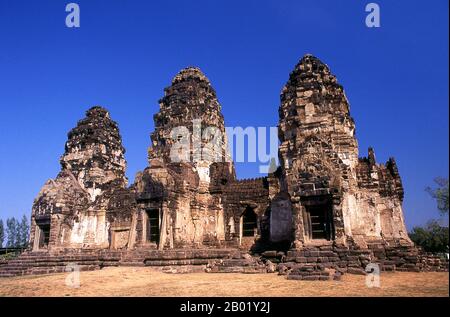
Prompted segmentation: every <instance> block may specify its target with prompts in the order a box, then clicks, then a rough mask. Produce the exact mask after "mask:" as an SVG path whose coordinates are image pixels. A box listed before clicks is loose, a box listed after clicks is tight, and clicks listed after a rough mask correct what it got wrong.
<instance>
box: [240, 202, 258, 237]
mask: <svg viewBox="0 0 450 317" xmlns="http://www.w3.org/2000/svg"><path fill="white" fill-rule="evenodd" d="M256 229H257V217H256V213H255V212H254V211H253V208H250V207H247V208H246V209H245V211H244V214H243V215H242V236H243V237H254V236H255V233H256Z"/></svg>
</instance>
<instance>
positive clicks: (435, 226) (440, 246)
mask: <svg viewBox="0 0 450 317" xmlns="http://www.w3.org/2000/svg"><path fill="white" fill-rule="evenodd" d="M448 234H449V231H448V227H443V226H441V225H439V222H438V221H437V220H430V221H429V222H428V223H427V224H426V225H425V227H414V228H413V229H412V231H411V232H410V234H409V236H410V238H411V240H412V241H413V242H414V243H415V244H416V245H418V246H420V247H422V248H423V249H424V250H425V251H427V252H434V253H436V252H448Z"/></svg>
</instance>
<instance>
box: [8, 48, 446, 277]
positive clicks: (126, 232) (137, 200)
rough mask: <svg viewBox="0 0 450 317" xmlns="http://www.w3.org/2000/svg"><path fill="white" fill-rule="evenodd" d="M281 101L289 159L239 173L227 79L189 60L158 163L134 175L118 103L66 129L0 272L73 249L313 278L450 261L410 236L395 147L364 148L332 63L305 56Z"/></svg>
mask: <svg viewBox="0 0 450 317" xmlns="http://www.w3.org/2000/svg"><path fill="white" fill-rule="evenodd" d="M278 112H279V125H278V126H279V131H278V132H279V138H280V143H281V144H280V146H279V158H280V163H281V166H280V167H279V168H278V169H277V170H275V171H273V170H271V172H270V173H269V174H268V175H267V176H266V177H260V178H255V179H246V180H238V179H236V175H235V169H234V165H233V162H232V161H231V159H230V157H229V153H228V140H227V138H226V134H225V123H224V118H223V115H222V113H221V105H220V103H219V101H218V98H217V96H216V92H215V90H214V88H213V87H212V85H211V83H210V81H209V79H208V78H207V77H206V76H205V75H204V74H203V73H202V72H201V70H200V69H199V68H197V67H188V68H185V69H183V70H181V71H180V72H179V73H178V74H177V75H176V76H175V77H174V78H173V80H172V82H171V85H170V86H169V87H167V88H166V89H165V90H164V96H163V97H162V98H161V100H160V101H159V111H158V112H157V113H156V114H155V115H154V118H153V119H154V123H155V130H154V131H153V132H152V133H151V146H150V148H149V150H148V163H149V166H148V167H146V168H145V169H144V170H143V171H141V172H138V173H137V175H136V177H135V182H134V184H132V185H131V186H129V187H127V179H126V177H125V168H126V161H125V158H124V153H125V149H124V147H123V146H122V141H121V137H120V133H119V129H118V126H117V124H116V123H115V122H114V121H113V120H112V119H111V118H110V115H109V113H108V111H107V110H106V109H104V108H102V107H93V108H91V109H89V110H88V111H87V113H86V117H85V118H84V119H82V120H80V121H79V122H78V124H77V126H76V127H75V128H73V129H72V130H71V131H70V132H69V133H68V140H67V142H66V146H65V151H64V154H63V155H62V157H61V159H60V163H61V171H60V173H59V174H58V175H57V177H56V178H55V179H54V180H49V181H48V182H47V183H46V184H45V185H44V186H43V187H42V189H41V191H40V192H39V194H38V197H37V198H36V199H35V201H34V203H33V207H32V217H31V219H32V223H31V234H30V236H31V238H30V239H31V243H30V250H29V252H27V253H26V254H24V255H23V256H21V257H19V259H17V260H13V261H9V262H8V263H6V264H4V263H3V264H1V267H0V276H2V275H3V276H11V275H20V274H37V273H48V272H50V271H51V272H53V271H55V270H61V269H62V267H63V266H64V265H65V264H66V263H67V261H74V262H77V263H80V265H82V266H83V269H95V268H101V267H104V266H116V265H140V266H143V265H147V266H152V267H162V268H164V270H165V271H167V272H173V273H182V272H193V271H199V270H206V271H208V272H242V273H262V272H273V271H275V270H277V271H278V273H279V274H281V275H287V276H288V278H289V279H301V280H325V279H340V277H341V275H342V273H344V272H348V273H353V274H366V273H365V271H364V269H365V268H366V266H367V265H369V264H371V263H376V264H379V265H380V269H381V270H382V271H422V270H434V271H436V270H448V260H446V259H441V258H439V257H436V256H434V255H430V254H424V253H423V252H421V251H420V250H418V249H417V248H415V247H414V245H413V243H412V242H411V240H410V239H409V237H408V235H407V232H406V228H405V224H404V218H403V210H402V201H403V187H402V182H401V178H400V175H399V171H398V168H397V165H396V162H395V159H393V158H390V159H389V160H388V161H387V162H386V164H378V163H377V162H376V159H375V152H374V150H373V149H372V148H369V151H368V155H367V157H363V158H359V152H358V145H357V140H356V137H355V123H354V120H353V118H352V117H351V115H350V111H349V102H348V100H347V98H346V96H345V92H344V89H343V87H342V86H341V85H340V84H339V83H338V82H337V79H336V77H335V76H334V75H333V74H332V73H331V71H330V69H329V67H328V66H327V65H325V64H324V63H322V62H321V61H320V60H319V59H317V58H316V57H314V56H312V55H309V54H307V55H305V56H304V57H303V58H302V59H301V60H300V61H299V62H298V64H297V65H296V66H295V68H294V70H293V71H292V72H291V74H290V76H289V80H288V82H287V83H286V85H285V86H284V88H283V89H282V92H281V98H280V107H279V111H278ZM186 144H187V146H185V145H186ZM247 252H249V253H247Z"/></svg>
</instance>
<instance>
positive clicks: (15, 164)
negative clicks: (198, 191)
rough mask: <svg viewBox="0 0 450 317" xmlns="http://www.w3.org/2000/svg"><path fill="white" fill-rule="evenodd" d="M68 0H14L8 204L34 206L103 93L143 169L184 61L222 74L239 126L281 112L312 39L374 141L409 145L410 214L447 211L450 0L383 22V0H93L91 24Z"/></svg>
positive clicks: (0, 188)
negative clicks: (71, 24)
mask: <svg viewBox="0 0 450 317" xmlns="http://www.w3.org/2000/svg"><path fill="white" fill-rule="evenodd" d="M68 2H70V1H58V0H39V1H22V0H0V120H1V122H0V145H1V147H0V149H1V153H0V218H6V217H10V216H16V217H18V216H21V215H22V214H23V213H26V214H27V215H29V213H30V210H31V205H32V202H33V199H34V198H35V196H36V195H37V194H38V192H39V189H40V187H41V186H42V185H43V184H44V182H45V181H46V180H47V179H49V178H53V177H55V176H56V175H57V173H58V171H59V168H60V166H59V162H58V160H59V157H60V155H61V154H62V153H63V151H64V143H65V141H66V135H67V132H68V131H69V130H70V129H71V128H72V127H74V126H75V124H76V122H77V120H79V119H81V118H82V117H83V116H84V112H85V110H87V109H88V108H89V107H91V106H93V105H97V104H100V105H103V106H105V107H107V108H108V109H109V110H110V112H111V115H112V117H113V119H114V120H116V121H117V122H118V123H119V126H120V130H121V134H122V137H123V143H124V145H125V147H126V149H127V153H126V159H127V161H128V172H127V174H128V177H129V179H130V181H131V182H132V181H133V179H134V175H135V174H136V172H137V171H139V170H142V169H143V168H145V167H146V165H147V160H146V158H147V147H148V146H149V144H150V138H149V134H150V132H151V131H152V130H153V127H154V125H153V118H152V116H153V114H154V113H155V112H156V111H158V99H159V98H161V97H162V95H163V88H164V87H166V86H168V85H169V84H170V80H171V78H172V77H173V76H174V75H175V74H176V73H177V72H178V71H179V70H180V69H181V68H183V67H185V66H188V65H197V66H199V67H200V68H201V69H202V70H203V71H204V72H205V73H206V75H207V76H208V77H209V78H210V80H211V82H212V84H213V86H214V87H215V89H216V91H217V94H218V97H219V101H220V102H221V104H222V107H223V113H224V116H225V123H226V125H227V126H238V125H240V126H242V127H246V126H275V125H276V124H277V121H278V112H277V111H278V106H279V94H280V90H281V88H282V87H283V85H284V84H285V83H286V81H287V79H288V76H289V72H290V71H291V70H292V69H293V67H294V66H295V64H296V63H297V62H298V60H299V59H300V58H301V57H302V56H303V55H304V54H305V53H312V54H314V55H316V56H318V57H319V58H320V59H322V60H323V61H324V62H325V63H327V64H328V65H329V66H330V67H331V70H332V71H333V72H334V73H335V74H336V76H337V77H338V80H339V81H340V83H341V84H342V85H343V86H344V87H345V89H346V93H347V96H348V98H349V101H350V105H351V114H352V116H353V117H354V119H355V121H356V133H357V138H358V142H359V145H360V155H361V156H365V155H366V154H367V148H368V147H369V146H373V147H374V148H375V152H376V156H377V159H378V161H380V162H385V161H386V160H387V159H388V157H389V156H394V157H395V158H396V159H397V162H398V166H399V170H400V173H401V176H402V178H403V184H404V187H405V201H404V207H405V216H406V222H407V225H408V227H409V228H411V226H413V225H416V224H423V223H425V222H426V220H428V219H429V218H436V217H438V213H437V209H436V206H435V203H434V201H433V200H432V199H431V198H430V197H428V194H427V193H425V192H424V187H425V186H427V185H432V184H433V178H434V177H435V176H444V177H448V158H449V155H448V141H449V140H448V135H449V125H448V115H449V113H448V110H449V105H448V102H449V100H448V98H449V94H448V84H449V82H448V67H449V65H448V44H449V43H448V0H433V1H375V2H377V3H378V4H379V5H380V8H381V28H378V29H374V28H371V29H369V28H367V27H366V26H365V16H366V14H367V13H366V12H365V10H364V8H365V5H366V4H367V3H369V2H370V1H331V0H330V1H298V0H289V1H280V0H278V1H275V0H274V1H264V0H259V1H230V0H226V1H225V0H221V1H211V0H201V1H198V0H196V1H193V0H192V1H175V0H172V1H136V0H135V1H132V0H129V1H115V0H104V1H99V0H80V1H74V2H77V3H78V4H79V5H80V9H81V27H80V28H79V29H69V28H67V27H66V26H65V17H66V14H67V13H66V12H65V5H66V4H67V3H68ZM237 172H238V176H239V177H240V178H244V177H245V178H247V177H255V176H259V175H258V166H257V165H256V164H247V165H243V164H239V165H238V166H237Z"/></svg>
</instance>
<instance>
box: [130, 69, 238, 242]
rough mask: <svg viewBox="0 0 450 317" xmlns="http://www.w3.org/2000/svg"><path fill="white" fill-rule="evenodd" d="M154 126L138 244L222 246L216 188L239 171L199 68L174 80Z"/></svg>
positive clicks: (143, 176)
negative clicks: (220, 181)
mask: <svg viewBox="0 0 450 317" xmlns="http://www.w3.org/2000/svg"><path fill="white" fill-rule="evenodd" d="M154 121H155V131H154V132H153V133H152V134H151V141H152V145H151V147H150V148H149V165H150V166H149V167H148V168H146V169H145V170H144V171H143V172H141V173H138V175H137V176H136V184H135V187H136V191H137V201H138V203H139V209H140V211H139V221H138V227H137V233H138V234H137V240H136V244H137V245H143V246H149V247H151V246H155V247H158V248H164V247H173V246H179V247H184V246H192V245H201V244H217V243H220V241H223V240H224V239H225V233H224V211H223V205H222V199H221V196H220V189H217V187H215V186H214V185H215V184H217V179H219V178H220V179H221V180H223V179H226V180H227V179H229V178H234V167H233V164H232V163H231V162H229V161H228V159H227V141H226V135H225V127H224V119H223V116H222V113H221V106H220V104H219V102H218V100H217V97H216V93H215V91H214V89H213V88H212V86H211V84H210V82H209V80H208V78H206V76H205V75H204V74H203V73H202V72H201V71H200V69H199V68H196V67H188V68H185V69H183V70H181V71H180V72H179V73H178V74H177V75H176V76H175V77H174V78H173V80H172V84H171V86H169V87H168V88H166V89H165V90H164V96H163V98H162V99H161V100H160V110H159V112H158V113H157V114H155V116H154ZM211 170H212V171H214V175H211V173H210V171H211ZM212 187H214V188H215V189H214V190H210V189H211V188H212ZM152 228H153V233H152ZM158 236H159V238H158Z"/></svg>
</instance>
